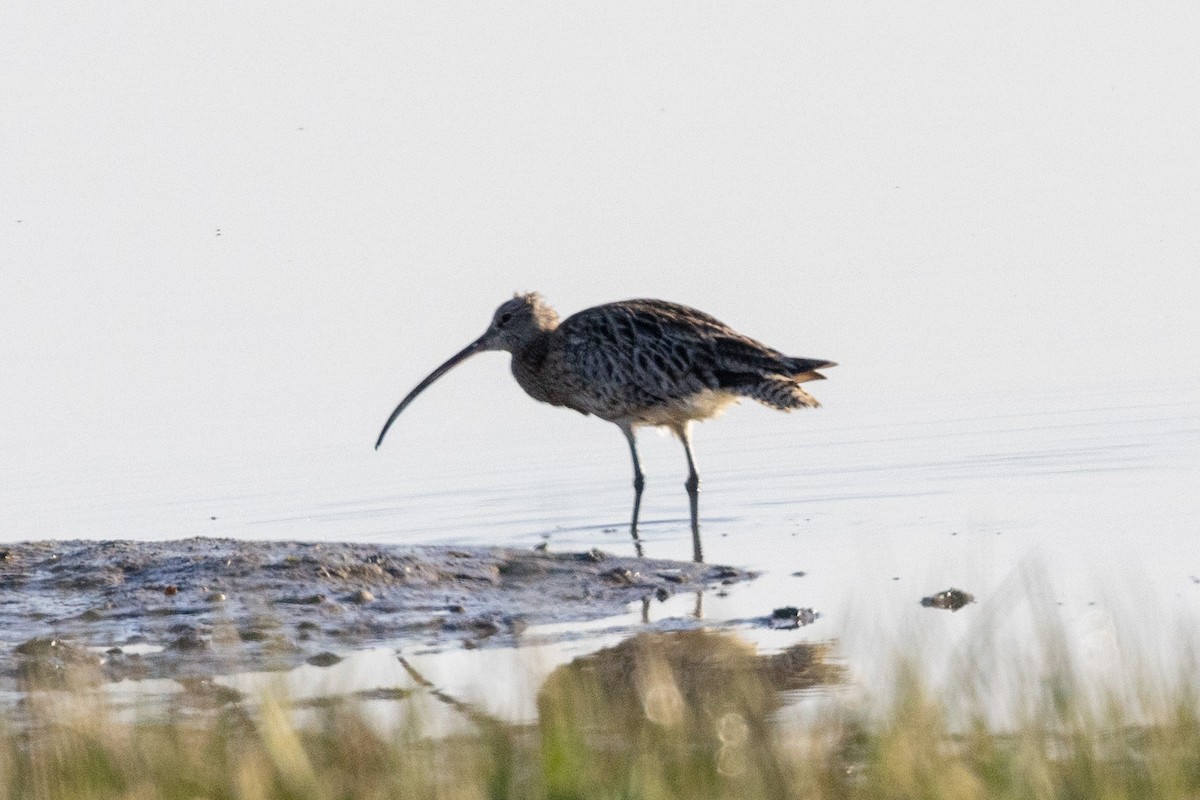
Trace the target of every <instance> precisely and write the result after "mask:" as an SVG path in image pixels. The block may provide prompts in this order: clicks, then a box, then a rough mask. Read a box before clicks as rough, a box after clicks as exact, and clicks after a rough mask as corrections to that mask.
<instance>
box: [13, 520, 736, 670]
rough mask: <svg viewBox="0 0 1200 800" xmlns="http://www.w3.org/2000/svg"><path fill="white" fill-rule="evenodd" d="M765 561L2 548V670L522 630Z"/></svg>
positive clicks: (244, 665) (168, 546) (162, 666)
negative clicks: (735, 565)
mask: <svg viewBox="0 0 1200 800" xmlns="http://www.w3.org/2000/svg"><path fill="white" fill-rule="evenodd" d="M749 577H751V576H750V575H749V574H748V573H746V572H743V571H740V570H735V569H731V568H729V567H721V566H708V565H704V564H694V563H690V562H674V561H661V560H651V559H635V558H621V557H616V556H610V555H607V554H604V553H601V552H599V551H595V550H593V551H591V552H589V553H582V554H579V553H572V554H559V553H547V552H544V551H543V552H539V551H534V550H513V549H502V548H471V547H400V546H390V545H375V544H352V543H303V542H257V541H239V540H230V539H205V538H197V539H187V540H182V541H170V542H138V541H105V542H88V541H53V542H26V543H18V544H11V545H7V546H6V547H5V548H4V549H3V551H2V552H0V684H2V685H3V686H4V687H14V686H17V685H20V684H21V683H22V682H24V681H25V680H36V681H38V682H39V683H45V682H47V681H50V682H52V681H53V680H54V678H55V676H56V675H64V676H66V675H70V676H72V677H71V679H72V680H78V679H79V675H80V674H81V673H83V674H88V672H89V670H90V671H91V674H92V675H93V676H94V678H95V680H97V681H111V680H120V679H123V678H156V677H172V678H189V677H204V676H210V675H213V674H218V673H227V672H231V671H245V670H260V669H287V668H291V667H294V666H298V665H300V664H304V663H308V664H315V665H326V664H331V663H336V661H337V660H338V659H339V656H338V655H337V653H339V652H341V653H345V652H347V651H350V650H353V649H357V648H362V647H369V646H373V645H379V644H383V643H400V642H401V641H407V642H419V643H423V644H426V645H428V646H430V647H440V646H445V645H448V644H451V643H462V644H465V645H467V646H480V645H484V644H487V643H493V642H494V643H510V642H511V641H512V640H513V639H514V638H515V637H517V636H519V635H520V633H521V632H522V631H523V630H524V629H525V627H526V626H528V625H533V624H542V623H552V622H553V623H562V622H572V621H585V620H589V619H596V618H599V617H603V616H609V615H613V614H619V613H621V612H622V611H623V610H625V608H626V606H627V605H628V604H629V603H632V602H636V601H638V600H645V601H650V600H653V599H658V600H662V599H664V598H667V597H669V596H671V595H672V594H674V593H676V592H680V591H699V590H704V589H706V588H713V587H717V586H721V585H723V584H728V583H732V582H735V581H738V580H745V579H747V578H749Z"/></svg>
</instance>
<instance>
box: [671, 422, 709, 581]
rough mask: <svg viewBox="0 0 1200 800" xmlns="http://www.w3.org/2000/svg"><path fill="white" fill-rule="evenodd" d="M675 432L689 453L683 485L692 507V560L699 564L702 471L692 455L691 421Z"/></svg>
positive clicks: (700, 557) (701, 553) (700, 555)
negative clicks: (697, 466) (685, 479)
mask: <svg viewBox="0 0 1200 800" xmlns="http://www.w3.org/2000/svg"><path fill="white" fill-rule="evenodd" d="M675 434H676V435H677V436H679V440H680V441H681V442H683V452H684V453H686V454H687V462H688V477H687V482H686V483H684V484H683V485H684V487H685V488H686V489H687V493H688V501H689V503H690V505H691V507H692V560H693V561H695V562H696V563H697V564H699V563H701V562H702V561H704V553H703V552H702V551H701V549H700V473H698V472H696V459H695V458H693V457H692V423H691V421H690V420H689V421H688V422H685V423H683V424H681V425H676V426H675Z"/></svg>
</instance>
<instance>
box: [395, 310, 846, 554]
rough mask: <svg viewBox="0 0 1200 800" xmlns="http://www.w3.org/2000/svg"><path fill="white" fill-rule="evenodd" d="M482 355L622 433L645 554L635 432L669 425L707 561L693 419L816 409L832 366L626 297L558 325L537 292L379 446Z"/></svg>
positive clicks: (507, 313) (504, 317) (500, 320)
mask: <svg viewBox="0 0 1200 800" xmlns="http://www.w3.org/2000/svg"><path fill="white" fill-rule="evenodd" d="M484 350H506V351H508V352H510V353H512V371H513V376H514V377H515V378H516V379H517V383H519V384H520V385H521V388H522V389H524V390H525V391H526V392H527V393H528V394H529V396H530V397H533V398H534V399H535V400H541V401H542V402H544V403H550V404H551V405H556V406H565V407H567V408H572V409H575V410H576V411H579V412H582V413H584V414H594V415H595V416H597V417H600V418H601V419H606V420H608V421H609V422H612V423H614V424H616V425H617V426H618V427H620V429H621V431H622V432H623V433H624V434H625V438H626V439H627V440H628V442H629V449H630V453H631V454H632V456H633V468H634V505H633V520H632V523H631V525H630V531H631V533H632V535H633V538H634V541H635V543H638V552H639V554H640V552H641V546H640V542H639V540H638V534H637V522H638V512H639V509H640V506H641V496H642V488H643V485H644V482H645V479H644V476H643V474H642V470H641V465H640V464H639V461H638V454H637V443H636V439H635V436H634V429H635V428H637V427H639V426H642V425H654V426H663V427H666V428H669V429H670V430H671V431H673V432H674V433H675V434H676V435H677V436H678V437H679V438H680V440H681V441H682V442H683V446H684V451H685V452H686V454H687V459H688V481H687V484H686V486H687V489H688V496H689V499H690V501H691V512H692V536H693V554H694V557H695V559H696V560H697V561H699V560H700V559H701V548H700V527H699V515H698V491H699V484H700V478H699V475H698V474H697V472H696V465H695V461H694V459H693V457H692V450H691V435H690V426H691V423H692V422H693V421H695V420H698V419H707V418H708V417H711V416H714V415H715V414H718V413H720V411H721V410H722V409H724V408H725V407H726V406H728V405H729V404H731V403H734V402H736V401H737V400H738V399H739V398H741V397H749V398H751V399H753V400H757V401H758V402H760V403H763V404H764V405H768V406H770V407H772V408H777V409H780V410H783V411H790V410H792V409H794V408H816V407H817V406H818V405H819V404H818V403H817V400H816V398H814V397H813V396H812V395H811V394H809V393H808V392H807V391H805V390H804V388H803V387H802V386H801V385H800V384H802V383H806V382H808V381H813V380H821V379H823V378H824V376H823V375H821V374H820V373H819V372H817V370H818V369H822V368H825V367H832V366H835V364H834V363H833V362H832V361H825V360H821V359H811V358H794V357H791V356H786V355H784V354H783V353H781V352H779V351H778V350H774V349H772V348H770V347H767V346H766V345H764V344H762V343H761V342H757V341H755V340H754V339H751V338H750V337H748V336H744V335H742V334H740V333H738V332H737V331H735V330H733V329H732V328H730V327H729V326H728V325H726V324H724V323H723V322H721V321H719V320H717V319H715V318H714V317H711V316H709V315H708V314H705V313H704V312H702V311H697V310H696V309H694V308H689V307H687V306H683V305H679V304H677V303H668V302H666V301H663V300H624V301H621V302H618V303H608V304H606V305H601V306H596V307H595V308H589V309H586V310H584V311H580V312H579V313H577V314H574V315H572V316H570V317H568V318H567V319H566V320H563V321H562V322H561V323H560V322H559V319H558V315H557V314H556V313H555V312H554V309H552V308H550V307H549V306H548V305H546V303H545V301H544V300H542V298H541V296H540V295H538V294H536V293H530V294H518V295H516V296H514V297H513V299H512V300H509V301H508V302H506V303H504V304H503V305H501V306H500V307H499V308H498V309H496V313H495V315H494V316H493V317H492V324H491V325H490V326H489V327H488V329H487V331H486V332H485V333H484V334H483V336H481V337H479V339H477V340H475V341H474V342H472V343H471V344H470V345H468V346H467V347H466V348H465V349H464V350H462V351H461V352H459V353H458V354H456V355H455V356H454V357H453V358H451V359H450V360H449V361H447V362H446V363H445V364H443V365H442V366H440V367H438V368H437V369H436V370H434V371H433V373H432V374H430V375H429V377H427V378H426V379H425V380H424V381H422V382H421V383H420V384H418V386H417V387H416V388H415V389H413V390H412V392H410V393H409V395H408V396H407V397H405V398H404V400H403V401H402V402H401V403H400V405H399V406H397V407H396V410H395V411H393V412H392V415H391V417H390V418H389V419H388V421H387V424H385V425H384V427H383V431H382V432H381V433H380V434H379V440H378V441H377V442H376V443H375V447H376V448H378V447H379V445H380V444H382V442H383V437H384V436H385V435H386V434H387V431H388V428H389V427H391V424H392V422H393V421H395V419H396V417H397V416H399V414H400V412H401V411H403V410H404V409H405V408H406V407H407V406H408V404H409V403H410V402H412V400H413V398H415V397H416V396H417V395H418V394H420V393H421V392H422V391H424V389H425V388H426V387H428V386H429V385H430V384H431V383H433V382H434V381H435V380H437V379H438V378H439V377H441V376H442V375H444V374H445V373H446V372H448V371H449V370H450V369H451V368H453V367H454V366H455V365H457V364H459V363H460V362H462V361H463V360H464V359H466V358H469V357H470V356H472V355H474V354H475V353H479V352H483V351H484Z"/></svg>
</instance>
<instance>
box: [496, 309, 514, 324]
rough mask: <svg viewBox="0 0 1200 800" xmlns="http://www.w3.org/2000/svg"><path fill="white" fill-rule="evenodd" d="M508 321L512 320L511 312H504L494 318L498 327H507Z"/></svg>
mask: <svg viewBox="0 0 1200 800" xmlns="http://www.w3.org/2000/svg"><path fill="white" fill-rule="evenodd" d="M510 319H512V312H511V311H505V312H504V313H503V314H501V315H500V316H498V317H496V323H497V324H499V325H507V324H508V321H509V320H510Z"/></svg>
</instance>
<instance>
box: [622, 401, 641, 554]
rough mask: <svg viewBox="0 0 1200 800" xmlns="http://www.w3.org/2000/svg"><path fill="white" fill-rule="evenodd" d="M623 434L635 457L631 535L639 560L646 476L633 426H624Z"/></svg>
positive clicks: (631, 453) (630, 452)
mask: <svg viewBox="0 0 1200 800" xmlns="http://www.w3.org/2000/svg"><path fill="white" fill-rule="evenodd" d="M621 432H622V433H624V434H625V439H626V440H627V441H628V442H629V454H630V455H631V456H633V520H632V521H631V522H630V523H629V533H630V535H631V536H633V549H634V550H635V551H637V555H638V558H641V557H642V540H641V539H640V538H638V512H639V511H641V508H642V489H644V488H645V486H646V476H645V475H643V474H642V464H641V462H640V461H639V460H638V451H637V439H636V438H635V437H634V433H633V426H632V425H622V426H621Z"/></svg>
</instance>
